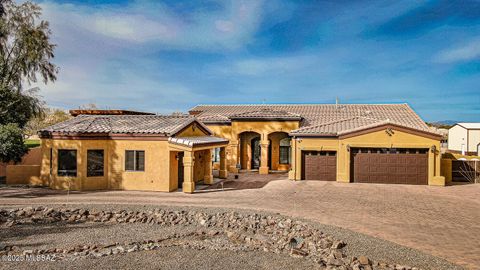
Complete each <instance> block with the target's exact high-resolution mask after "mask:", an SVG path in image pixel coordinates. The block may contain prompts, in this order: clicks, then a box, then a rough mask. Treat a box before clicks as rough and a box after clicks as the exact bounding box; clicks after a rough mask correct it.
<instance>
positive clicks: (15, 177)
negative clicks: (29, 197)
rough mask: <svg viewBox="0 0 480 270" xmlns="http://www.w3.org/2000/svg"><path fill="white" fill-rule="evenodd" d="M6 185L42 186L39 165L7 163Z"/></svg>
mask: <svg viewBox="0 0 480 270" xmlns="http://www.w3.org/2000/svg"><path fill="white" fill-rule="evenodd" d="M6 174H7V185H31V186H43V182H42V181H41V180H40V165H7V172H6Z"/></svg>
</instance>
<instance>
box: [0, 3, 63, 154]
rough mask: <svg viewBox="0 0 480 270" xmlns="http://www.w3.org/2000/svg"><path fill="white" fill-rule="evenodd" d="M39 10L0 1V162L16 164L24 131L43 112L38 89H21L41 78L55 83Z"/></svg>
mask: <svg viewBox="0 0 480 270" xmlns="http://www.w3.org/2000/svg"><path fill="white" fill-rule="evenodd" d="M40 15H41V8H40V7H39V6H38V5H37V4H34V3H32V2H30V1H27V2H24V3H22V4H16V3H15V2H14V1H12V0H0V161H3V162H8V161H19V160H20V159H21V157H22V156H23V155H24V154H25V153H26V151H27V150H26V149H27V148H26V146H25V145H24V142H23V128H24V127H25V125H26V124H27V123H28V121H29V120H30V119H31V118H33V117H39V116H41V115H42V113H43V108H42V107H43V102H42V101H41V99H40V98H39V96H38V89H37V88H34V89H30V90H23V84H25V83H27V84H31V83H34V82H36V81H37V76H40V77H41V78H42V79H43V81H44V83H47V82H49V81H51V82H53V81H55V80H56V78H57V77H56V75H57V73H58V68H57V67H56V66H55V64H53V63H52V62H51V60H52V59H53V57H54V54H53V51H54V48H55V45H54V44H52V43H50V34H51V31H50V29H49V24H48V22H46V21H44V20H41V19H40Z"/></svg>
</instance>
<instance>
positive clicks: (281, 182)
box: [0, 174, 480, 269]
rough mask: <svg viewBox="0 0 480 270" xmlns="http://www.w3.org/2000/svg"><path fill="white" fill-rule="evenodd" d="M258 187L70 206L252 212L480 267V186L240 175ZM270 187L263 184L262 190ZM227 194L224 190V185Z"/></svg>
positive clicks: (61, 195) (23, 199) (7, 200)
mask: <svg viewBox="0 0 480 270" xmlns="http://www.w3.org/2000/svg"><path fill="white" fill-rule="evenodd" d="M240 177H241V179H242V181H245V182H253V183H256V184H255V185H253V184H247V185H238V186H239V187H245V186H246V187H259V188H255V189H238V190H230V191H218V192H214V191H202V192H199V193H196V194H183V193H179V192H175V193H158V192H141V191H105V192H104V191H101V192H86V193H73V194H71V195H70V198H69V202H71V203H92V204H97V203H120V204H158V205H192V206H214V207H235V208H253V209H258V210H266V211H274V212H278V213H281V214H285V215H292V216H298V217H304V218H308V219H311V220H315V221H319V222H321V223H324V224H330V225H336V226H340V227H344V228H347V229H351V230H354V231H358V232H361V233H365V234H368V235H371V236H375V237H379V238H383V239H386V240H389V241H392V242H395V243H398V244H401V245H405V246H408V247H411V248H416V249H420V250H422V251H424V252H426V253H430V254H432V255H435V256H439V257H443V258H445V259H447V260H449V261H451V262H454V263H457V264H460V265H464V266H467V267H468V268H472V269H477V268H479V265H480V185H478V184H477V185H456V186H450V187H430V186H410V185H383V184H342V183H336V182H322V181H298V182H293V181H289V180H287V177H286V175H284V174H271V175H268V176H259V175H256V174H242V175H241V176H240ZM267 182H268V183H267ZM226 186H228V185H226ZM65 201H66V198H65V192H63V191H62V192H60V191H51V190H45V189H15V188H3V189H0V205H7V204H38V203H45V204H54V203H65Z"/></svg>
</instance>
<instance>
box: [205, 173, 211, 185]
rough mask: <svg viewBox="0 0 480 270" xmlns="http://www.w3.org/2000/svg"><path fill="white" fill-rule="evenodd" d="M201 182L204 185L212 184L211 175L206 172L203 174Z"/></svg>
mask: <svg viewBox="0 0 480 270" xmlns="http://www.w3.org/2000/svg"><path fill="white" fill-rule="evenodd" d="M203 183H204V184H206V185H211V184H213V175H211V174H207V175H204V176H203Z"/></svg>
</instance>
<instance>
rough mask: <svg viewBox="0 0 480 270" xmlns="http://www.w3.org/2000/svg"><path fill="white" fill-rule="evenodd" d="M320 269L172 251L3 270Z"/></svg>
mask: <svg viewBox="0 0 480 270" xmlns="http://www.w3.org/2000/svg"><path fill="white" fill-rule="evenodd" d="M14 267H15V268H17V269H27V268H28V269H132V268H135V269H189V270H191V269H205V270H208V269H218V270H224V269H246V270H251V269H272V270H273V269H321V268H320V267H319V266H318V265H316V264H314V263H313V262H311V261H307V260H303V259H300V258H292V257H290V256H282V255H278V254H271V253H265V252H259V251H257V252H252V251H243V252H237V251H228V250H220V251H214V250H208V249H205V250H194V249H185V248H181V247H169V248H162V249H158V250H150V251H143V252H132V253H126V254H117V255H112V256H107V257H102V258H95V259H91V258H80V259H78V260H75V261H73V262H72V261H58V262H38V263H29V262H21V263H6V264H3V265H0V269H13V268H14Z"/></svg>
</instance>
